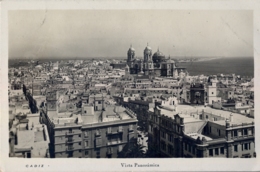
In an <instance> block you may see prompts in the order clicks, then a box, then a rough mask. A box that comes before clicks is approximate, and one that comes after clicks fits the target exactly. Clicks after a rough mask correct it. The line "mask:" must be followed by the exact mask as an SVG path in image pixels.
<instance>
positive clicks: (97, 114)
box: [41, 92, 137, 158]
mask: <svg viewBox="0 0 260 172" xmlns="http://www.w3.org/2000/svg"><path fill="white" fill-rule="evenodd" d="M57 97H58V96H57V94H56V92H50V93H48V95H47V98H46V100H47V105H46V106H45V107H43V109H42V111H41V120H42V122H43V123H44V124H46V126H47V128H48V132H49V136H50V156H51V157H52V158H62V157H63V158H65V157H68V158H115V157H117V156H118V154H119V153H120V152H121V151H122V149H123V148H124V147H125V146H126V145H127V144H131V143H136V141H137V131H136V129H137V119H136V115H135V113H134V112H132V111H131V110H129V109H125V108H123V107H121V106H115V105H114V106H110V107H108V106H106V107H105V108H104V106H102V104H103V103H102V99H100V97H95V96H93V97H91V96H90V97H89V98H86V95H85V97H84V98H83V99H85V101H86V100H87V99H89V100H88V101H90V103H87V102H84V104H83V105H82V107H81V110H80V111H78V110H79V109H77V110H76V111H75V110H69V109H73V108H70V107H67V110H65V112H63V113H60V112H59V111H60V110H59V108H61V105H59V104H58V103H57ZM72 106H73V105H72Z"/></svg>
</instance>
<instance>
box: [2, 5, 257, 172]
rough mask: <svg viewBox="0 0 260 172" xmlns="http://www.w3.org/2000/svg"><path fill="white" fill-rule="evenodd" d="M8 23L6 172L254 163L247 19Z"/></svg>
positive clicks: (18, 16) (25, 17) (55, 18)
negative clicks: (15, 168) (71, 165)
mask: <svg viewBox="0 0 260 172" xmlns="http://www.w3.org/2000/svg"><path fill="white" fill-rule="evenodd" d="M7 20H8V22H7V28H8V29H7V31H8V33H7V40H8V42H7V47H8V48H7V54H8V55H7V56H8V59H7V61H8V64H6V68H7V70H6V71H7V73H6V75H8V76H7V81H8V83H7V84H4V87H2V89H4V90H5V91H6V94H7V92H8V100H4V101H6V102H8V103H7V104H8V109H7V110H6V112H7V114H5V116H6V118H8V129H6V130H5V131H4V132H5V134H6V135H7V136H8V140H7V139H6V140H5V141H2V142H6V143H7V142H8V144H6V145H7V146H6V148H5V149H6V153H8V155H6V156H7V157H8V159H9V160H8V161H12V160H13V161H18V160H21V159H24V160H26V159H30V162H33V160H32V159H39V158H40V159H55V160H57V159H62V160H65V159H66V162H70V161H67V158H73V159H74V161H75V160H76V159H78V160H77V161H79V162H84V159H85V161H91V160H92V159H96V160H97V159H100V160H101V161H102V160H103V161H109V160H108V159H114V160H116V161H117V160H118V161H119V160H120V163H119V162H118V168H123V170H130V171H132V170H133V171H139V170H140V168H139V167H142V168H143V169H142V170H144V169H145V168H146V170H152V169H153V168H155V169H156V168H158V169H159V166H160V165H161V164H160V163H159V161H161V160H167V161H169V160H171V161H175V159H177V158H178V160H183V159H187V158H189V159H191V158H192V160H191V161H193V160H195V161H196V159H200V160H201V159H204V158H205V159H209V161H210V160H211V161H212V160H213V159H212V158H217V159H227V160H226V161H228V159H234V158H239V159H240V160H241V159H245V158H251V159H252V161H254V160H253V159H255V160H256V159H257V157H258V156H259V155H258V153H259V152H257V151H256V147H257V144H259V143H258V142H255V136H256V134H257V133H256V132H257V131H256V130H255V115H254V114H255V103H254V102H255V96H254V95H255V94H254V93H255V83H256V82H255V75H257V73H255V68H256V67H257V66H256V63H255V58H256V57H255V51H256V50H255V48H254V11H253V10H245V9H236V10H228V9H214V10H205V9H202V10H199V9H152V8H151V9H110V8H108V9H48V10H47V9H26V10H23V9H17V10H8V11H7ZM258 55H259V54H258ZM5 87H6V88H5ZM2 122H3V121H2ZM5 123H6V122H5ZM1 139H2V138H1ZM17 158H19V159H17ZM140 158H142V160H145V159H147V161H145V162H142V161H139V160H138V159H140ZM129 159H131V160H133V161H134V162H128V161H125V160H129ZM157 159H158V160H159V161H157ZM72 161H73V160H72ZM214 161H215V160H214ZM24 162H26V164H24V166H25V167H26V168H30V167H31V170H32V168H33V167H34V166H35V167H37V168H38V167H39V168H40V166H41V164H38V163H37V164H34V163H29V161H27V160H26V161H24ZM38 162H39V161H38ZM95 162H97V161H95ZM110 162H112V161H110ZM196 162H198V161H196ZM212 162H213V161H212ZM241 162H243V161H241ZM64 165H66V164H64ZM94 165H97V164H94ZM100 165H101V164H100ZM182 165H183V164H182ZM46 166H47V165H46V164H45V167H46ZM131 167H132V168H135V169H131ZM106 168H109V167H106ZM136 168H138V169H136ZM35 169H36V168H35Z"/></svg>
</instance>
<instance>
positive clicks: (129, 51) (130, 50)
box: [128, 46, 135, 54]
mask: <svg viewBox="0 0 260 172" xmlns="http://www.w3.org/2000/svg"><path fill="white" fill-rule="evenodd" d="M128 53H129V54H131V53H133V54H134V53H135V49H134V48H133V47H132V46H131V47H130V48H129V50H128Z"/></svg>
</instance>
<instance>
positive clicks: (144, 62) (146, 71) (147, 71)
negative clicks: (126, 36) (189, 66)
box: [126, 45, 187, 78]
mask: <svg viewBox="0 0 260 172" xmlns="http://www.w3.org/2000/svg"><path fill="white" fill-rule="evenodd" d="M126 64H127V65H126V73H128V74H137V75H150V76H156V77H158V76H161V77H173V78H178V77H184V76H186V75H187V71H186V69H185V68H179V67H177V66H176V64H175V61H174V60H171V58H170V57H169V58H166V57H165V56H164V55H163V53H162V52H160V51H159V48H158V50H157V52H155V53H154V54H153V53H152V48H151V47H149V46H148V45H147V46H146V47H145V49H144V58H143V59H137V58H135V49H134V48H133V47H132V46H131V47H130V48H129V50H128V52H127V63H126Z"/></svg>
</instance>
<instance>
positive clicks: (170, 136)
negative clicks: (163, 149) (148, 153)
mask: <svg viewBox="0 0 260 172" xmlns="http://www.w3.org/2000/svg"><path fill="white" fill-rule="evenodd" d="M168 141H170V142H172V141H173V137H172V135H170V134H168Z"/></svg>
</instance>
